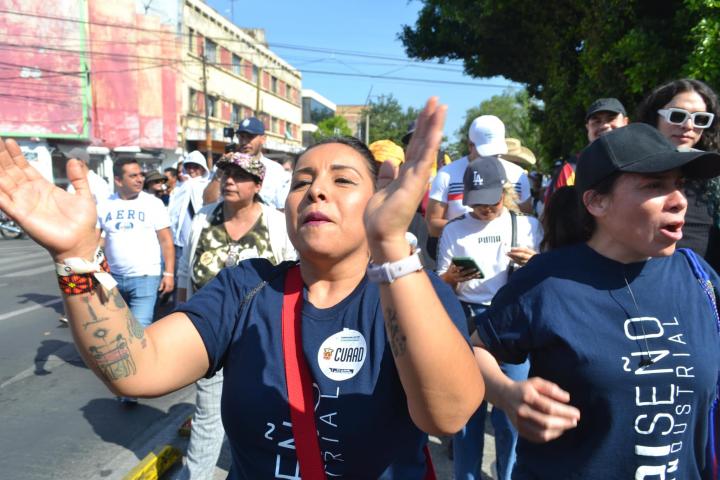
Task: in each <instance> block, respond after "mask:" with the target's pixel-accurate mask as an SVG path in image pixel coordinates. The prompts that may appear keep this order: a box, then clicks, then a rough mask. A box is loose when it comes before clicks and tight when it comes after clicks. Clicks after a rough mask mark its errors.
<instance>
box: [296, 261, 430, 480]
mask: <svg viewBox="0 0 720 480" xmlns="http://www.w3.org/2000/svg"><path fill="white" fill-rule="evenodd" d="M302 287H303V281H302V276H301V275H300V267H299V266H294V267H291V268H290V269H289V270H288V272H287V275H286V276H285V294H284V295H283V307H282V343H283V359H284V363H285V381H286V383H287V389H288V403H289V404H290V421H291V422H292V432H293V438H294V439H295V451H296V453H297V459H298V462H299V463H300V476H301V477H302V478H303V480H325V479H326V477H325V467H324V465H323V462H322V457H321V455H320V445H319V443H318V433H317V429H316V428H315V409H314V402H313V391H312V377H311V376H310V371H309V370H308V366H307V363H306V362H305V356H304V355H303V350H302ZM424 453H425V460H426V465H427V470H426V473H425V480H435V478H436V477H435V470H434V468H433V464H432V459H431V457H430V451H429V450H428V448H427V445H426V446H425V448H424Z"/></svg>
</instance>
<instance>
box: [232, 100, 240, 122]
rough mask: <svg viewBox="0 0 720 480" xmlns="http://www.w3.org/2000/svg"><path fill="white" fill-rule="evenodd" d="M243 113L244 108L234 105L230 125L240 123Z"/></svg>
mask: <svg viewBox="0 0 720 480" xmlns="http://www.w3.org/2000/svg"><path fill="white" fill-rule="evenodd" d="M241 112H242V107H241V106H240V105H237V104H235V103H233V105H232V112H231V113H230V123H232V124H237V123H240V116H241V115H242V113H241Z"/></svg>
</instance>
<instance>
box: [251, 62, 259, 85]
mask: <svg viewBox="0 0 720 480" xmlns="http://www.w3.org/2000/svg"><path fill="white" fill-rule="evenodd" d="M259 76H260V69H259V68H258V67H257V65H253V66H252V81H253V83H257V82H258V78H259Z"/></svg>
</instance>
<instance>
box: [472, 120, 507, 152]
mask: <svg viewBox="0 0 720 480" xmlns="http://www.w3.org/2000/svg"><path fill="white" fill-rule="evenodd" d="M468 137H469V138H470V141H471V142H472V143H473V144H474V145H475V149H476V150H477V153H478V154H479V155H480V156H482V157H488V156H490V155H503V154H505V153H507V151H508V150H507V144H506V143H505V124H504V123H503V122H502V120H500V119H499V118H498V117H496V116H495V115H481V116H479V117H477V118H476V119H475V120H473V122H472V123H471V124H470V130H469V131H468Z"/></svg>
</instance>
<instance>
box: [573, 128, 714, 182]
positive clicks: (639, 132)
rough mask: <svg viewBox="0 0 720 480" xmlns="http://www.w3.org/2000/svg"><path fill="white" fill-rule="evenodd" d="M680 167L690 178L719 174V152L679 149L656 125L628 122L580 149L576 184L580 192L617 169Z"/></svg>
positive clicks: (652, 170) (645, 170)
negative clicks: (628, 123)
mask: <svg viewBox="0 0 720 480" xmlns="http://www.w3.org/2000/svg"><path fill="white" fill-rule="evenodd" d="M675 168H682V170H683V173H684V174H685V175H686V176H687V177H690V178H712V177H716V176H718V175H720V154H718V153H715V152H703V151H700V150H695V151H683V152H680V151H678V150H677V149H676V148H675V146H674V145H673V144H672V143H670V142H669V141H668V140H667V139H666V138H665V137H664V136H663V135H662V134H661V133H660V132H659V131H658V130H657V129H656V128H655V127H652V126H650V125H648V124H645V123H631V124H630V125H628V126H626V127H622V128H616V129H615V130H613V131H611V132H608V133H607V134H605V135H603V136H601V137H599V138H598V139H597V140H595V141H594V142H593V143H591V144H590V145H589V146H587V147H586V148H585V150H583V151H582V153H580V158H579V159H578V163H577V169H576V170H575V188H576V189H577V191H578V194H579V195H581V196H582V194H583V193H584V192H585V191H587V190H589V189H591V188H592V187H594V186H595V185H597V184H598V183H599V182H601V181H602V180H605V179H606V178H608V177H609V176H610V175H612V174H614V173H616V172H627V173H660V172H667V171H668V170H673V169H675Z"/></svg>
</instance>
